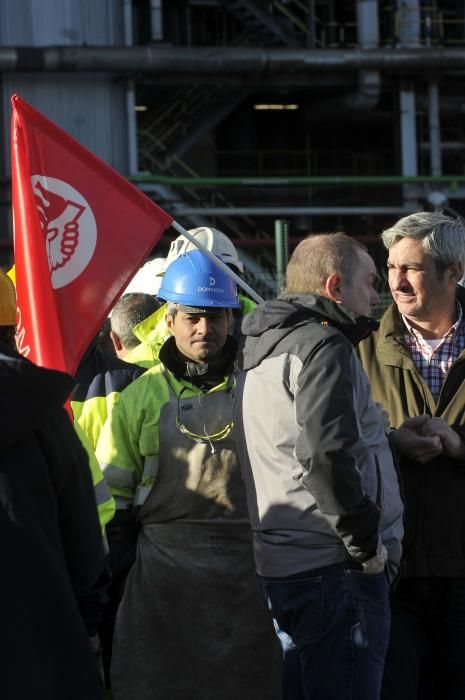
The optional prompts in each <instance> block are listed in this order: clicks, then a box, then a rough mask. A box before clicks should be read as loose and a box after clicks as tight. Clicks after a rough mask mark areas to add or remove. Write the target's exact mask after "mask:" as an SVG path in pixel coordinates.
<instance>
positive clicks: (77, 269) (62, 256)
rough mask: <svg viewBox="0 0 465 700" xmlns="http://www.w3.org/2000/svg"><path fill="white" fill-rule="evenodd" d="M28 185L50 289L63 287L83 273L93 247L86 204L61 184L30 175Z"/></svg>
mask: <svg viewBox="0 0 465 700" xmlns="http://www.w3.org/2000/svg"><path fill="white" fill-rule="evenodd" d="M31 185H32V190H33V194H34V201H35V204H36V206H37V211H38V213H39V220H40V225H41V228H42V232H43V235H44V241H45V245H46V250H47V257H48V263H49V268H50V273H51V280H52V287H53V288H54V289H60V288H61V287H66V285H68V284H69V283H70V282H72V281H73V280H75V279H76V277H78V276H79V275H80V274H81V272H83V271H84V270H85V268H86V267H87V265H88V264H89V262H90V261H91V259H92V256H93V254H94V250H95V246H96V244H97V224H96V221H95V217H94V215H93V213H92V209H91V208H90V205H89V203H88V202H87V201H86V200H85V199H84V197H83V196H82V195H81V193H80V192H78V191H77V190H76V189H74V187H72V186H71V185H69V184H68V183H67V182H64V181H63V180H58V178H56V177H47V176H46V175H32V177H31Z"/></svg>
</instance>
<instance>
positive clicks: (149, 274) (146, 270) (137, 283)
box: [124, 258, 166, 296]
mask: <svg viewBox="0 0 465 700" xmlns="http://www.w3.org/2000/svg"><path fill="white" fill-rule="evenodd" d="M165 264H166V261H165V258H153V260H149V261H148V262H146V263H145V265H142V267H141V268H140V270H138V271H137V272H136V274H135V275H134V277H133V278H132V280H131V281H130V282H129V285H128V286H127V287H126V289H125V290H124V293H125V294H129V293H131V292H143V293H144V294H153V295H154V296H156V295H157V294H158V290H159V288H160V284H161V276H160V275H162V274H163V271H164V269H165Z"/></svg>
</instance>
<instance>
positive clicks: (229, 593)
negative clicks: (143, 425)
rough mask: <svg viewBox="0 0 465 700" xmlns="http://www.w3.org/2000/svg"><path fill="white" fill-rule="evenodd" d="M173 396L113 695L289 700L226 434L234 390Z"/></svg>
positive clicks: (144, 516)
mask: <svg viewBox="0 0 465 700" xmlns="http://www.w3.org/2000/svg"><path fill="white" fill-rule="evenodd" d="M171 393H172V396H171V400H170V402H169V403H167V404H165V405H164V406H163V408H162V411H161V415H160V425H159V431H160V452H159V463H158V465H157V466H156V477H155V483H154V485H153V487H152V489H151V490H150V492H149V494H148V496H147V498H146V500H145V502H144V504H143V505H142V507H141V510H140V513H139V521H140V524H141V526H142V528H141V532H140V534H139V539H138V551H137V559H136V563H135V564H134V566H133V568H132V570H131V572H130V574H129V577H128V580H127V583H126V589H125V594H124V597H123V600H122V603H121V606H120V609H119V612H118V618H117V622H116V630H115V641H114V648H113V659H112V690H113V698H114V700H136V699H137V700H186V699H187V698H189V700H238V698H240V699H241V700H279V698H280V697H281V693H280V686H281V681H280V676H281V668H280V667H281V658H280V656H281V655H280V650H279V645H278V643H277V639H276V636H275V633H274V629H273V625H272V620H271V618H270V616H269V614H268V612H267V611H266V610H265V608H264V605H263V603H262V600H261V597H260V595H259V592H258V587H257V583H256V579H255V565H254V560H253V548H252V534H251V530H250V525H249V521H248V517H247V507H246V495H245V487H244V484H243V481H242V478H241V474H240V469H239V465H238V463H237V460H236V456H235V450H234V444H233V440H232V437H231V435H228V434H227V433H228V430H227V429H226V430H225V426H228V424H231V425H232V423H231V421H232V391H227V392H225V391H218V392H213V393H210V394H201V395H199V396H194V397H189V398H185V399H183V398H182V395H181V398H180V399H179V400H178V398H177V397H176V396H175V395H174V393H173V392H171ZM222 433H223V435H224V434H226V437H224V439H222V440H216V439H215V440H214V439H213V438H212V437H210V440H208V438H206V435H209V436H215V435H220V436H221V435H222ZM195 436H203V437H204V438H205V441H202V442H198V441H196V440H197V439H199V438H196V437H195Z"/></svg>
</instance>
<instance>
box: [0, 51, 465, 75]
mask: <svg viewBox="0 0 465 700" xmlns="http://www.w3.org/2000/svg"><path fill="white" fill-rule="evenodd" d="M363 69H366V70H383V71H388V72H405V71H409V72H410V73H421V74H424V72H425V70H429V69H434V70H437V71H445V70H447V71H449V72H453V71H459V72H461V71H463V70H464V69H465V49H464V48H436V47H435V48H430V49H426V48H415V49H392V50H388V49H385V48H383V49H367V50H363V49H360V50H352V49H332V50H327V49H266V48H247V47H240V48H239V47H219V46H218V47H217V46H214V47H205V46H199V47H196V48H191V47H179V46H175V47H171V46H155V45H147V46H53V47H50V46H48V47H33V48H29V47H28V48H23V47H18V48H13V47H1V48H0V72H15V71H19V72H23V73H32V72H44V71H47V72H64V73H76V72H123V73H124V72H130V73H134V72H137V73H139V74H147V73H149V74H151V75H152V76H155V75H165V76H166V75H173V74H174V75H184V76H186V78H187V77H190V79H192V76H196V78H199V79H200V77H201V76H210V77H211V76H214V75H220V74H228V73H229V74H231V75H246V76H247V77H248V78H249V79H253V78H258V77H261V78H264V77H265V78H266V77H268V76H270V75H276V74H283V73H292V74H303V75H306V74H309V73H315V72H325V73H328V72H335V71H337V72H353V71H359V70H363Z"/></svg>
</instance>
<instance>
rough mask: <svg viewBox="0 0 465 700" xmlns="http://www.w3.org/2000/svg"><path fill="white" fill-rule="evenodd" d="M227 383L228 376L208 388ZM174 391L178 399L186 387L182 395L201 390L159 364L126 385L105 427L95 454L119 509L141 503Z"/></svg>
mask: <svg viewBox="0 0 465 700" xmlns="http://www.w3.org/2000/svg"><path fill="white" fill-rule="evenodd" d="M228 386H229V382H228V379H227V378H225V379H224V380H223V381H222V382H221V383H220V384H218V385H216V386H215V387H213V388H212V389H211V390H210V391H209V392H208V393H209V394H210V393H213V392H217V391H224V390H226V389H227V388H228ZM170 390H171V392H174V394H175V395H176V397H177V398H179V397H180V395H181V392H182V397H183V399H186V398H189V397H192V396H199V395H200V394H202V392H201V391H200V389H197V388H196V387H195V386H194V385H192V384H191V383H190V382H188V381H187V380H184V379H177V378H176V377H175V376H174V375H173V374H172V373H171V372H170V371H169V370H168V369H166V367H165V366H164V365H162V364H161V363H158V364H156V365H155V366H154V367H152V368H151V369H149V370H147V372H145V374H143V375H142V376H141V377H139V378H138V379H136V380H135V381H134V382H133V383H132V384H131V385H130V386H128V387H127V389H125V391H124V392H123V393H122V394H121V395H120V398H119V400H118V402H117V403H115V404H114V406H113V408H112V410H111V413H110V414H109V417H108V420H107V422H106V423H105V425H104V427H103V430H102V432H101V434H100V438H99V441H98V445H97V458H98V460H99V462H100V465H101V467H102V470H103V473H104V475H105V480H106V482H107V484H108V486H109V488H110V491H111V493H112V494H113V496H114V498H115V501H116V507H117V509H120V508H122V509H124V508H128V507H131V506H132V505H142V503H143V502H144V500H145V498H146V497H147V495H148V493H149V492H150V489H151V488H152V486H153V484H154V480H155V474H156V465H157V459H158V454H159V431H158V426H159V419H160V411H161V409H162V407H163V406H164V404H165V403H167V402H169V400H170Z"/></svg>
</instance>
